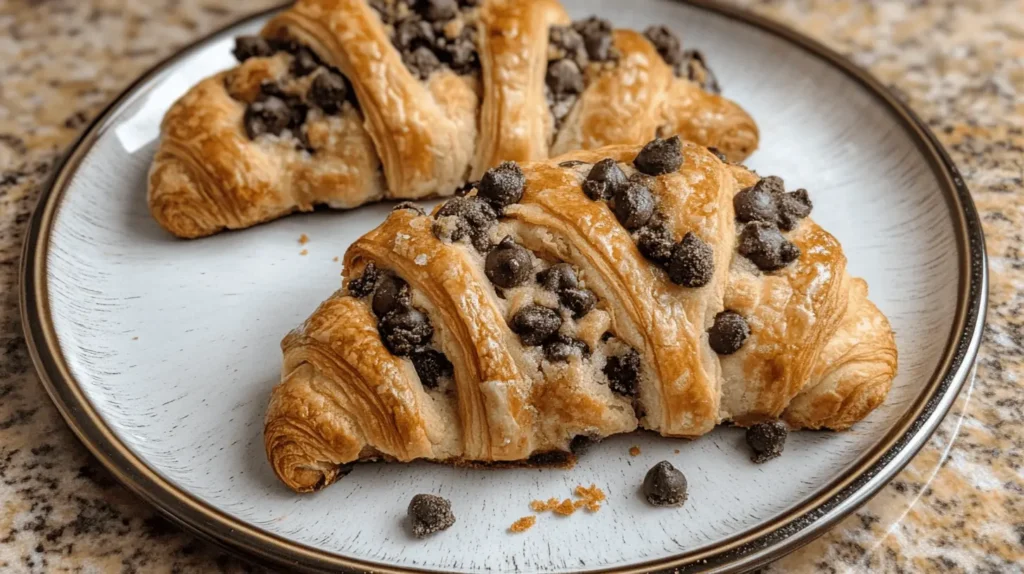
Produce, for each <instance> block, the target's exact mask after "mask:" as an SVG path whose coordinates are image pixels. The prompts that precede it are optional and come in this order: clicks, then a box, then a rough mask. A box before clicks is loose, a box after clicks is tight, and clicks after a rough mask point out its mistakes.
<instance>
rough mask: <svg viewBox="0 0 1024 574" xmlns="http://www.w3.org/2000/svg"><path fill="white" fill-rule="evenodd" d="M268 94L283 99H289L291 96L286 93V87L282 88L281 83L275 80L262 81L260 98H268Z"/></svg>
mask: <svg viewBox="0 0 1024 574" xmlns="http://www.w3.org/2000/svg"><path fill="white" fill-rule="evenodd" d="M268 96H275V97H278V98H281V99H282V100H284V99H287V98H288V97H289V96H288V94H287V93H285V91H284V89H282V88H281V84H279V83H277V82H275V81H274V80H264V81H263V82H261V83H260V95H259V96H257V98H258V99H266V98H267V97H268Z"/></svg>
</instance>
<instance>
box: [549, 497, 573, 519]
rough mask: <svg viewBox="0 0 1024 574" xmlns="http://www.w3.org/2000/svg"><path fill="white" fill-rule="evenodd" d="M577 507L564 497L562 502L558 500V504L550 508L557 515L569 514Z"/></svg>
mask: <svg viewBox="0 0 1024 574" xmlns="http://www.w3.org/2000/svg"><path fill="white" fill-rule="evenodd" d="M577 508H578V507H577V506H576V505H575V504H573V502H572V501H571V500H569V499H568V498H566V499H565V500H563V501H562V502H559V503H558V505H556V506H555V507H554V508H552V509H551V510H553V511H554V513H555V514H557V515H559V516H570V515H572V513H573V512H576V509H577Z"/></svg>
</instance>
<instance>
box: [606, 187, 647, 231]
mask: <svg viewBox="0 0 1024 574" xmlns="http://www.w3.org/2000/svg"><path fill="white" fill-rule="evenodd" d="M612 209H613V210H614V211H615V217H616V218H618V220H619V223H621V224H622V226H623V227H625V228H626V229H638V228H640V227H643V226H644V225H646V224H647V222H648V221H650V220H651V216H653V215H654V196H653V195H651V190H650V189H648V188H647V186H645V185H641V184H639V183H633V182H630V183H627V184H626V185H625V186H622V187H620V188H619V189H618V191H616V192H615V196H614V197H613V198H612Z"/></svg>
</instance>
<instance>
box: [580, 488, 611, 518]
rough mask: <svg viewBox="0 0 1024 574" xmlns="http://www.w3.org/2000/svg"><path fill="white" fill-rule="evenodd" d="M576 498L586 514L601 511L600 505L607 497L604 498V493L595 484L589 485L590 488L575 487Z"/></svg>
mask: <svg viewBox="0 0 1024 574" xmlns="http://www.w3.org/2000/svg"><path fill="white" fill-rule="evenodd" d="M576 496H578V497H580V498H581V499H582V500H581V501H579V502H582V503H583V504H584V505H585V506H586V509H587V511H588V512H597V511H598V510H601V503H602V502H604V501H605V500H606V499H607V498H608V497H607V496H605V494H604V491H603V490H601V489H600V488H598V487H597V485H596V484H591V485H590V487H586V486H583V485H582V484H581V485H578V486H577V487H576Z"/></svg>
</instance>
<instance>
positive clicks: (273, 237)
mask: <svg viewBox="0 0 1024 574" xmlns="http://www.w3.org/2000/svg"><path fill="white" fill-rule="evenodd" d="M566 4H567V6H568V7H569V8H570V11H571V12H572V13H573V15H574V16H584V15H588V14H590V13H597V14H600V15H603V16H607V17H609V18H611V19H612V20H613V21H614V22H616V23H617V24H618V25H620V26H623V27H626V26H628V27H634V28H641V29H642V28H643V27H645V26H647V25H649V24H652V23H665V24H667V25H669V26H670V27H672V28H674V29H676V30H678V31H680V32H681V33H682V37H683V38H684V40H685V45H686V47H689V48H692V47H695V48H699V49H701V50H703V51H704V53H705V54H706V55H707V57H708V60H709V63H710V65H711V66H712V68H713V69H714V71H715V72H716V74H717V75H718V77H719V80H720V82H721V84H722V86H723V88H724V93H725V95H727V96H728V97H730V98H732V99H734V100H736V101H738V102H739V103H740V104H741V105H743V106H744V107H745V108H746V109H747V110H749V112H750V113H751V114H752V115H753V116H754V118H756V119H757V121H758V122H759V125H760V128H761V134H762V143H761V149H760V150H759V151H758V152H757V153H756V154H755V155H754V156H753V157H752V158H751V159H750V161H749V162H748V165H749V166H750V167H752V168H754V169H756V170H758V171H759V172H760V173H762V174H778V175H780V176H782V177H784V178H785V180H786V183H787V186H788V187H790V188H797V187H805V188H807V189H808V190H809V191H810V193H811V197H812V199H813V201H814V203H815V209H814V213H813V217H814V218H815V219H816V220H817V221H818V222H819V223H820V224H821V225H822V226H823V227H824V228H826V229H827V230H829V231H830V232H832V233H833V234H834V235H835V236H836V237H838V238H839V240H840V241H841V242H842V245H843V247H844V250H845V252H846V254H847V256H848V258H849V270H850V272H851V273H852V274H854V275H858V276H861V277H864V278H866V279H867V281H868V283H869V284H870V286H871V298H872V300H874V301H875V302H876V303H877V304H878V306H879V307H880V308H881V309H882V310H883V311H884V312H885V314H886V315H887V316H888V317H889V319H890V320H891V322H892V325H893V328H894V330H895V332H896V340H897V344H898V348H899V376H898V377H897V379H896V381H895V383H894V385H893V390H892V393H891V394H890V396H889V398H888V400H887V401H886V402H885V404H884V405H883V406H882V407H881V408H879V409H878V410H877V411H876V412H875V413H873V414H872V415H871V416H870V417H869V418H868V419H867V420H865V421H863V422H862V423H860V424H858V425H857V426H856V427H855V428H854V429H853V430H852V431H850V432H845V433H838V434H837V433H827V432H807V433H796V434H794V435H791V437H790V440H789V442H788V443H787V445H786V452H785V455H784V456H783V457H782V458H780V459H778V460H775V461H773V462H770V463H768V464H765V465H760V466H759V465H754V464H752V463H751V462H750V460H749V456H748V452H747V450H746V448H745V446H744V445H743V435H742V431H740V430H737V429H728V428H720V429H718V430H716V431H714V432H713V433H711V434H710V435H708V436H706V437H703V438H701V439H699V440H696V441H693V442H686V441H682V440H669V439H662V438H660V437H657V436H654V435H652V434H647V433H642V434H635V435H630V436H626V437H619V438H615V439H612V440H608V441H606V442H604V443H602V444H600V445H599V446H597V447H595V448H594V449H592V450H591V452H590V453H589V454H588V455H587V456H584V457H583V458H582V459H581V460H580V461H579V464H578V465H577V466H576V468H574V469H573V470H571V471H561V470H540V471H538V470H535V469H520V470H495V471H482V470H466V469H456V468H449V467H446V466H439V465H431V464H411V465H400V464H380V465H362V466H358V467H357V468H356V470H355V471H354V472H352V473H351V474H350V475H349V476H347V477H346V478H344V479H343V480H341V481H339V482H338V483H336V484H335V485H333V486H331V487H330V488H327V489H326V490H324V491H322V492H320V493H317V494H315V495H307V496H297V495H295V494H293V493H292V492H291V491H289V490H287V489H286V488H284V487H283V486H282V485H281V484H280V483H279V482H278V481H277V479H276V478H275V477H274V475H273V473H272V472H271V470H270V468H269V466H268V464H267V461H266V457H265V454H264V449H263V438H262V427H263V425H262V423H263V415H264V410H265V405H266V402H267V398H268V396H269V393H270V390H271V388H272V387H273V385H274V384H275V383H276V382H277V381H278V378H279V369H280V351H279V342H280V340H281V338H282V336H283V335H284V334H285V333H286V332H287V331H288V330H289V329H291V328H293V327H295V326H296V325H297V324H299V323H300V322H301V321H302V320H303V319H304V318H305V317H306V316H307V315H308V314H309V313H310V312H311V311H312V310H313V309H314V308H315V307H316V305H317V304H318V303H319V302H320V301H321V300H323V299H324V298H326V297H327V296H328V295H329V294H330V293H331V292H332V291H334V290H335V289H336V288H337V287H338V286H339V272H340V263H338V262H337V261H336V260H335V258H336V257H339V256H341V255H343V254H344V252H345V249H346V247H347V246H348V245H349V244H350V243H351V242H352V241H353V240H354V239H356V238H357V237H359V236H360V235H361V234H363V233H365V232H366V231H369V230H370V229H372V228H373V227H375V226H376V225H377V224H378V223H379V222H380V221H382V219H383V218H384V216H385V215H386V213H387V212H388V210H389V209H390V207H391V206H390V205H378V206H370V207H365V208H362V209H358V210H355V211H351V212H348V213H320V212H318V213H315V214H309V215H296V216H292V217H288V218H286V219H283V220H280V221H276V222H273V223H270V224H267V225H262V226H259V227H256V228H253V229H249V230H246V231H243V232H237V233H224V234H221V235H218V236H215V237H211V238H207V239H202V240H197V241H179V240H175V239H173V238H172V237H170V236H169V235H168V234H167V233H165V232H164V231H163V230H162V229H160V228H159V227H158V226H157V224H156V223H155V222H154V221H153V220H152V219H151V217H150V215H149V212H148V210H147V207H146V200H145V190H146V172H147V169H148V167H149V163H150V160H151V158H152V154H153V151H154V148H155V145H156V137H157V127H158V122H159V120H160V117H161V116H162V114H163V112H164V111H165V110H166V109H167V107H168V106H169V105H170V103H171V102H172V101H173V100H174V99H175V98H176V97H177V96H178V95H180V94H181V93H183V92H184V91H185V90H186V89H187V88H188V87H189V86H191V85H192V84H194V83H195V82H197V81H198V80H200V79H201V78H203V77H205V76H207V75H209V74H210V73H212V72H214V71H217V70H219V69H222V68H226V67H229V66H231V65H232V64H233V59H232V57H231V55H230V48H231V45H232V37H233V36H234V35H237V34H242V33H252V32H254V31H256V30H257V29H258V28H259V26H260V24H261V22H262V20H256V21H250V22H248V23H245V24H243V25H240V26H238V27H236V28H234V29H231V30H229V31H227V32H225V33H223V34H221V35H219V36H216V37H214V38H212V39H211V40H210V41H209V42H208V43H206V44H203V45H200V46H199V47H198V48H197V49H195V50H193V51H192V52H191V53H188V54H186V55H185V56H183V57H181V58H180V59H178V60H177V61H174V62H172V63H171V64H170V65H169V66H168V67H167V68H166V69H165V70H164V71H163V72H162V73H160V74H159V75H158V76H156V77H155V78H154V79H152V80H150V81H148V82H144V83H143V84H142V85H141V86H140V87H139V88H137V90H136V92H135V93H134V94H131V95H129V97H128V98H127V100H125V101H123V102H122V103H121V104H120V105H119V106H117V107H115V108H114V110H113V111H112V115H110V116H108V117H107V119H106V120H105V125H106V129H103V130H101V131H100V132H99V133H98V136H97V137H96V138H95V139H94V140H93V141H92V147H91V148H90V149H89V150H88V151H87V153H86V154H85V156H84V158H83V159H82V161H81V162H80V163H79V164H78V165H77V168H76V169H75V171H74V172H73V173H71V174H69V176H68V177H69V178H70V179H69V180H68V182H67V185H66V187H65V189H64V192H63V195H62V198H61V199H60V201H59V204H57V206H56V208H55V209H56V215H55V219H54V220H53V222H52V225H51V226H50V227H49V228H48V234H47V238H48V243H47V248H46V253H45V266H44V267H43V268H42V269H41V275H40V277H41V280H40V281H41V283H42V285H41V287H42V288H44V289H45V290H46V291H47V294H48V308H47V309H46V310H47V312H48V313H49V315H50V317H52V325H53V332H54V333H55V335H56V339H57V343H58V344H59V359H60V360H62V361H63V362H64V363H66V365H67V367H68V370H69V372H70V375H71V376H72V377H73V379H74V381H76V382H77V383H76V384H77V386H78V388H79V389H80V390H81V392H82V393H83V394H84V396H85V397H86V399H87V400H88V401H89V402H90V403H91V404H92V406H93V408H94V409H95V411H96V412H97V413H98V414H99V416H100V417H101V418H102V421H103V422H104V423H105V424H106V425H107V426H108V427H109V429H110V430H111V431H112V432H113V434H114V435H115V437H116V439H117V440H118V441H120V442H121V443H123V445H124V446H126V447H127V448H128V449H130V451H131V452H132V453H133V454H134V455H135V456H137V457H138V458H139V459H140V460H141V461H142V462H143V463H144V464H145V465H147V466H148V467H149V468H150V469H152V470H153V471H155V472H156V473H157V474H159V475H160V476H161V477H163V478H164V479H166V480H168V481H169V482H170V483H171V484H172V485H173V486H175V487H177V488H178V489H180V490H181V491H182V492H185V493H188V494H190V495H192V496H194V497H196V498H197V499H198V500H200V501H202V502H203V503H205V504H207V505H209V507H211V508H212V509H213V510H214V511H218V512H219V513H222V515H223V517H226V519H228V520H231V519H233V520H237V521H239V522H240V523H241V524H247V525H250V526H255V527H257V528H259V529H261V530H263V531H266V532H268V533H271V534H275V535H278V536H280V537H281V538H283V539H285V540H287V541H291V542H295V543H298V544H301V545H305V546H308V547H311V548H313V549H316V550H319V551H323V552H326V553H329V554H332V555H337V556H341V557H344V558H346V559H352V560H359V561H364V562H367V563H376V564H380V565H388V566H392V567H398V568H425V569H438V570H458V571H472V572H484V571H519V570H521V571H545V572H568V571H580V570H587V569H597V568H608V567H612V568H621V567H626V566H629V565H638V564H642V563H645V562H649V561H662V560H666V559H669V558H671V557H674V556H679V555H682V554H684V553H690V552H694V551H699V550H708V549H714V548H716V547H718V546H720V545H722V544H723V543H724V542H726V541H728V540H730V539H731V538H734V537H736V536H737V535H740V534H742V533H745V532H751V531H753V530H752V529H757V528H762V527H764V525H766V524H770V523H773V521H777V520H779V519H780V518H786V517H789V514H788V512H789V511H790V510H792V509H794V508H797V507H798V506H800V505H801V504H802V503H803V502H804V501H806V500H807V499H809V498H810V497H812V496H814V495H816V494H818V493H820V492H821V491H822V490H824V489H827V488H829V487H830V485H831V484H833V482H834V481H836V480H838V479H841V478H843V477H844V476H847V475H848V474H849V472H850V469H852V468H854V467H855V466H856V465H857V463H858V461H860V460H861V459H862V457H864V456H866V455H868V454H870V453H872V451H873V449H874V448H875V447H876V446H877V445H878V444H879V443H880V442H881V441H882V440H883V438H884V437H885V436H886V434H887V433H888V432H889V431H890V429H892V428H893V427H894V426H895V425H897V424H898V423H899V422H900V421H901V419H902V418H903V417H904V416H905V415H907V413H908V410H909V409H910V408H911V407H912V406H913V405H915V404H916V403H917V401H918V399H919V398H920V397H921V394H922V392H923V389H924V388H925V386H926V385H925V383H926V382H928V381H930V380H932V379H933V375H934V374H935V373H936V372H937V370H938V369H939V367H940V363H941V362H942V361H943V359H944V357H945V356H946V351H947V346H949V345H950V344H951V341H955V340H956V338H957V337H959V336H960V335H961V333H960V332H958V331H957V329H959V328H961V327H958V326H957V325H956V317H957V315H958V308H959V307H958V294H959V293H960V292H961V290H962V289H963V280H964V279H963V278H964V274H965V271H964V266H965V265H966V264H967V263H966V261H967V259H966V257H965V255H964V254H965V249H966V247H964V246H963V245H961V244H958V239H957V237H958V233H962V232H961V231H958V230H959V229H960V227H959V226H961V223H960V222H959V221H958V219H957V218H958V215H957V212H956V210H955V208H954V206H952V204H951V203H950V201H949V200H948V198H947V197H946V195H947V193H946V192H943V191H942V190H943V189H945V188H944V187H943V186H944V185H945V183H943V182H942V181H940V177H939V175H938V169H937V168H936V166H935V165H934V164H933V163H931V160H930V159H929V156H928V155H927V154H926V153H925V152H924V151H923V150H922V149H921V146H920V145H919V143H918V140H917V139H915V137H914V136H913V135H912V134H911V132H910V131H909V130H908V129H907V128H906V127H905V126H904V124H902V123H901V122H899V121H898V119H897V117H896V115H895V114H894V113H893V111H892V108H891V107H889V106H888V105H887V104H885V103H884V102H883V101H882V100H881V99H880V98H878V97H877V96H876V95H874V94H872V93H871V92H870V91H869V90H868V89H867V88H866V87H865V86H864V85H863V84H861V83H859V82H858V81H856V80H854V79H853V78H851V77H850V76H849V75H847V74H845V73H844V72H843V71H841V70H840V69H838V68H836V67H834V66H833V65H831V64H830V63H828V62H827V61H826V60H824V59H822V58H820V57H818V56H815V55H813V54H811V53H810V52H808V51H806V50H804V49H802V48H800V47H798V46H796V45H794V44H792V43H790V42H789V41H787V40H785V39H783V38H780V37H778V36H776V35H773V34H772V33H770V32H768V31H765V30H762V29H758V28H756V27H753V26H751V25H749V24H746V23H743V22H740V21H737V20H733V19H730V18H728V17H726V16H723V15H721V14H716V13H713V12H710V11H707V10H705V9H701V8H697V7H693V6H688V5H684V4H680V3H676V2H671V1H654V0H647V1H644V0H633V1H632V2H630V4H629V7H630V9H629V10H624V9H623V8H622V6H623V4H622V3H621V2H613V1H610V0H608V1H600V2H594V1H587V2H584V0H575V1H567V2H566ZM301 234H306V235H308V237H309V238H310V241H309V243H308V244H306V245H301V246H300V245H299V243H298V238H299V236H300V235H301ZM302 249H307V250H308V255H305V256H302V255H300V251H301V250H302ZM982 304H983V303H982ZM959 383H962V380H961V381H959ZM959 383H957V382H956V381H954V385H952V387H947V394H949V393H950V392H951V393H953V394H955V390H956V388H958V384H959ZM58 384H67V382H59V383H58ZM939 400H952V398H951V396H950V397H940V399H939ZM939 416H941V413H939ZM72 418H73V413H72ZM72 424H73V425H74V422H72ZM921 440H923V438H922V439H921ZM632 445H637V446H639V447H640V449H641V451H642V453H641V454H640V455H639V456H636V457H631V456H630V455H629V454H628V453H627V451H628V449H629V447H630V446H632ZM676 449H678V451H679V453H678V454H676V452H675V450H676ZM663 459H667V460H669V461H671V462H672V463H673V464H674V465H676V466H677V467H678V468H680V469H681V470H682V471H683V472H684V473H685V474H686V476H687V478H688V480H689V484H690V495H689V502H688V503H687V504H686V505H685V506H684V507H683V508H681V509H655V508H652V507H650V506H648V505H647V504H646V503H644V502H643V500H642V498H641V497H640V496H639V495H638V486H639V485H640V482H641V480H642V478H643V476H644V473H645V471H646V470H647V469H648V468H649V467H650V466H651V465H653V464H654V463H655V462H657V461H660V460H663ZM591 483H593V484H597V485H598V486H600V487H601V488H602V489H603V490H604V491H605V492H606V493H607V494H608V501H607V503H606V504H605V507H604V508H603V509H602V510H601V511H600V512H599V513H597V514H588V513H585V512H579V513H577V514H576V515H574V516H572V517H570V518H558V517H554V516H552V515H550V514H546V515H542V516H540V517H539V519H538V523H537V525H536V526H535V527H534V528H533V529H532V530H530V531H528V532H526V533H524V534H519V535H510V534H509V533H508V532H507V528H508V526H509V525H510V524H511V523H512V522H513V521H514V520H516V519H517V518H519V517H521V516H524V515H527V514H530V512H529V509H528V506H527V505H528V502H529V501H530V500H532V499H535V498H543V499H546V498H549V497H552V496H558V497H566V496H570V494H571V489H572V488H573V487H574V486H575V485H577V484H588V485H589V484H591ZM874 486H875V487H877V485H874ZM860 488H862V489H864V491H865V492H866V491H868V490H871V488H872V485H871V484H865V485H862V486H861V487H860ZM419 492H430V493H436V494H439V495H442V496H445V497H447V498H449V499H450V500H451V501H452V504H453V506H454V511H455V514H456V516H457V523H456V524H455V526H454V527H452V528H451V529H450V530H448V531H447V532H444V533H442V534H440V535H437V536H434V537H432V538H430V539H428V540H424V541H418V540H415V539H413V538H412V537H411V536H410V535H409V534H408V533H407V532H406V531H405V530H404V528H403V522H402V517H403V516H404V513H405V509H406V504H407V503H408V500H409V498H410V497H411V496H412V495H413V494H415V493H419ZM855 494H856V493H855ZM854 500H855V499H854ZM172 512H173V510H172ZM187 521H188V520H187V519H186V522H187ZM812 522H813V521H812ZM192 526H193V527H195V526H196V525H195V524H193V525H192ZM228 541H229V542H230V539H229V540H228Z"/></svg>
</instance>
